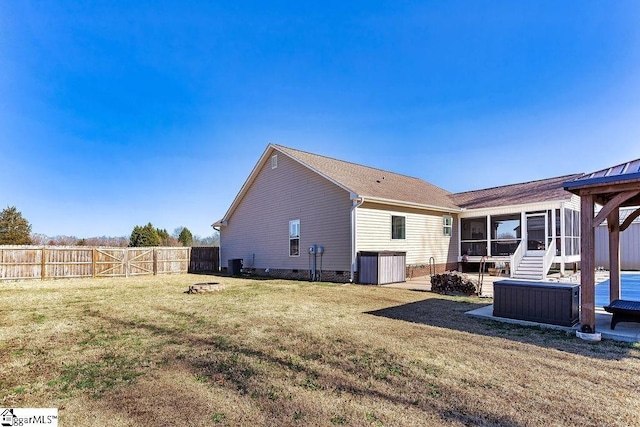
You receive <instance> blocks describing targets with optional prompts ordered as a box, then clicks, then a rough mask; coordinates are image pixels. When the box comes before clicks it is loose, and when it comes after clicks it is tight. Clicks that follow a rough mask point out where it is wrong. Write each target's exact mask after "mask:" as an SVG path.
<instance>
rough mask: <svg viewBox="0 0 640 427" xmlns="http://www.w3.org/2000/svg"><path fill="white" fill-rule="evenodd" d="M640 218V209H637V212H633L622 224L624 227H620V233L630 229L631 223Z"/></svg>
mask: <svg viewBox="0 0 640 427" xmlns="http://www.w3.org/2000/svg"><path fill="white" fill-rule="evenodd" d="M639 216H640V208H638V209H636V210H635V211H633V212H632V213H631V215H629V216H628V217H627V218H626V219H625V220H624V222H623V223H622V225H621V226H620V231H621V232H622V231H624V230H626V229H627V228H629V226H630V225H631V223H633V220H634V219H636V218H638V217H639Z"/></svg>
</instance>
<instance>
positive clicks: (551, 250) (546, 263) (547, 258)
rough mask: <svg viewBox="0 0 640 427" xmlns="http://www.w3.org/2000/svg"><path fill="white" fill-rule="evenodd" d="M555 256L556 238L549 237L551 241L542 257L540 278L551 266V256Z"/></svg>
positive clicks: (543, 276) (544, 275) (545, 274)
mask: <svg viewBox="0 0 640 427" xmlns="http://www.w3.org/2000/svg"><path fill="white" fill-rule="evenodd" d="M555 256H556V239H551V243H550V244H549V247H548V248H547V251H546V252H545V253H544V259H543V261H542V262H543V264H542V265H543V267H542V278H543V279H544V278H545V277H546V276H547V273H548V272H549V269H550V268H551V264H553V258H555Z"/></svg>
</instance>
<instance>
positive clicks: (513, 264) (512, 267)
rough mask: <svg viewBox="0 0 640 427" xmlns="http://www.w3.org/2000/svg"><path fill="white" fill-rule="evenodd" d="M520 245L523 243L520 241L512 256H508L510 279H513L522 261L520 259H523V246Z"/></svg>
mask: <svg viewBox="0 0 640 427" xmlns="http://www.w3.org/2000/svg"><path fill="white" fill-rule="evenodd" d="M522 243H523V241H522V240H521V241H520V244H519V245H518V247H517V248H516V251H515V252H514V253H513V254H512V255H509V273H510V274H509V275H510V276H511V277H513V275H514V274H515V272H516V270H517V268H518V266H519V265H520V262H521V261H522V258H524V249H523V248H524V245H523V244H522Z"/></svg>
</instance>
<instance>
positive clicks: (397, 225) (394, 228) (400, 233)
mask: <svg viewBox="0 0 640 427" xmlns="http://www.w3.org/2000/svg"><path fill="white" fill-rule="evenodd" d="M405 220H406V219H405V217H403V216H392V217H391V238H392V239H404V238H405Z"/></svg>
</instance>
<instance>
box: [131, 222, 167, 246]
mask: <svg viewBox="0 0 640 427" xmlns="http://www.w3.org/2000/svg"><path fill="white" fill-rule="evenodd" d="M160 243H161V242H160V236H159V235H158V231H157V230H156V229H155V228H154V226H153V225H152V224H151V223H148V224H147V225H145V226H144V227H140V226H138V225H136V226H135V227H133V231H132V232H131V238H130V239H129V246H132V247H143V246H160Z"/></svg>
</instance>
